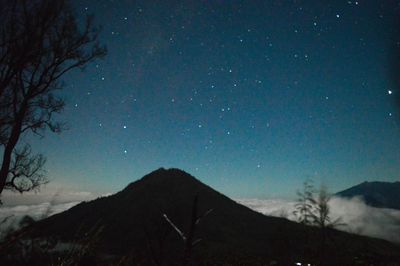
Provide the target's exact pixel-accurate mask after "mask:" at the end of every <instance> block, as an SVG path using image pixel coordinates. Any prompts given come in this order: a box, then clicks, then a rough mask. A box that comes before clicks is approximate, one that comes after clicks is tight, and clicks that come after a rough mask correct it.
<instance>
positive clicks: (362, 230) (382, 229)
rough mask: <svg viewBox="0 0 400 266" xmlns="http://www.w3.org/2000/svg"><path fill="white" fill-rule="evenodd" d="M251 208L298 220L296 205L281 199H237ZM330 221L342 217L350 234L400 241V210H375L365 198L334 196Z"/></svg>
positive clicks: (345, 228)
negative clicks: (365, 201) (367, 203)
mask: <svg viewBox="0 0 400 266" xmlns="http://www.w3.org/2000/svg"><path fill="white" fill-rule="evenodd" d="M236 201H237V202H238V203H240V204H243V205H245V206H247V207H249V208H250V209H253V210H255V211H257V212H260V213H262V214H265V215H270V216H276V217H284V218H287V219H289V220H292V221H296V216H294V215H293V211H294V210H295V207H294V205H295V204H296V202H294V201H288V200H281V199H236ZM329 207H330V211H331V215H330V216H331V220H332V221H333V220H335V219H338V218H340V219H341V222H342V223H344V224H345V225H343V226H339V227H338V228H337V229H339V230H342V231H347V232H350V233H355V234H360V235H365V236H371V237H377V238H383V239H386V240H389V241H394V242H400V210H394V209H384V208H374V207H371V206H368V205H366V204H365V203H364V201H363V200H362V198H360V197H354V198H351V199H345V198H339V197H333V198H331V200H330V201H329Z"/></svg>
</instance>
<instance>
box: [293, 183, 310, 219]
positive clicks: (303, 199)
mask: <svg viewBox="0 0 400 266" xmlns="http://www.w3.org/2000/svg"><path fill="white" fill-rule="evenodd" d="M314 192H315V189H314V185H313V183H312V181H311V180H306V181H305V182H304V183H303V189H302V190H301V191H300V190H299V191H297V196H298V199H297V203H296V205H295V209H296V210H295V211H294V212H293V214H294V215H295V216H296V217H297V220H298V222H299V223H302V224H305V225H311V224H312V222H313V217H314V216H313V208H314V205H315V200H314Z"/></svg>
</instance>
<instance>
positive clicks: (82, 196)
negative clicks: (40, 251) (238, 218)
mask: <svg viewBox="0 0 400 266" xmlns="http://www.w3.org/2000/svg"><path fill="white" fill-rule="evenodd" d="M27 196H28V198H25V200H24V201H22V199H17V200H16V199H15V198H14V199H13V198H7V199H8V202H9V204H8V205H7V204H4V205H3V206H1V207H0V238H1V237H2V236H4V235H5V234H6V233H7V232H8V231H9V230H10V229H12V228H14V229H16V228H18V224H19V221H20V220H21V218H22V217H24V216H25V215H29V216H31V217H32V218H33V219H35V220H40V219H43V218H45V217H48V216H50V215H54V214H56V213H59V212H62V211H65V210H67V209H69V208H71V207H73V206H75V205H76V204H78V203H79V202H81V201H84V200H86V201H87V200H91V199H94V198H97V197H98V196H99V195H94V194H92V193H89V192H67V193H63V194H61V193H59V194H58V195H56V196H54V195H53V196H52V197H50V196H41V199H40V200H41V201H42V202H37V201H39V199H37V198H35V197H34V196H31V198H29V195H27ZM10 199H13V200H11V201H10ZM26 200H33V202H34V203H37V204H26V203H27V201H26ZM236 201H237V202H238V203H240V204H243V205H245V206H247V207H249V208H250V209H253V210H255V211H257V212H260V213H262V214H265V215H269V216H276V217H284V218H287V219H289V220H293V221H295V220H296V217H295V216H294V215H293V211H294V209H295V207H294V206H295V204H296V202H294V201H290V200H283V199H236ZM10 202H11V203H12V204H10ZM28 202H29V201H28ZM20 203H24V204H20ZM30 203H32V202H30ZM329 206H330V210H331V218H332V220H335V219H337V218H340V219H341V222H343V223H344V224H345V225H344V226H340V227H338V228H337V229H339V230H343V231H347V232H351V233H356V234H361V235H366V236H371V237H377V238H383V239H386V240H389V241H395V242H400V210H394V209H384V208H374V207H371V206H368V205H366V204H365V203H364V201H363V200H362V198H359V197H354V198H352V199H344V198H339V197H333V198H331V200H330V202H329Z"/></svg>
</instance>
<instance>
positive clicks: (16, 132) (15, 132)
mask: <svg viewBox="0 0 400 266" xmlns="http://www.w3.org/2000/svg"><path fill="white" fill-rule="evenodd" d="M26 110H27V104H26V102H25V103H23V105H22V107H21V110H20V111H19V114H18V116H17V117H16V123H15V125H14V127H13V129H12V131H11V135H10V138H9V140H8V143H7V145H6V147H5V149H4V153H3V161H2V164H1V169H0V195H1V193H2V192H3V190H4V187H5V185H6V181H7V176H8V172H9V170H10V164H11V156H12V152H13V150H14V148H15V146H16V145H17V142H18V139H19V137H20V135H21V129H22V122H23V120H24V117H25V112H26Z"/></svg>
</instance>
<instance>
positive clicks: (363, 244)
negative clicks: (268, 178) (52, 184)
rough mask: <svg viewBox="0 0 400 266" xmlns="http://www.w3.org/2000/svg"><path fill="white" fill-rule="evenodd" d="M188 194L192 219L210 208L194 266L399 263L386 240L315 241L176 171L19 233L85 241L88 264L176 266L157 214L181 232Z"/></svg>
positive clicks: (173, 245)
mask: <svg viewBox="0 0 400 266" xmlns="http://www.w3.org/2000/svg"><path fill="white" fill-rule="evenodd" d="M195 195H198V212H197V213H198V214H202V213H204V212H206V211H207V210H209V209H213V210H212V212H211V213H209V215H207V216H206V217H204V218H203V219H202V220H201V221H200V223H199V224H198V226H197V227H196V231H195V235H194V239H199V238H201V239H202V241H201V242H199V244H198V245H196V246H195V247H193V250H192V253H191V254H190V255H191V259H190V261H191V262H193V263H194V264H196V265H197V264H212V265H215V264H230V265H259V264H260V265H263V264H266V263H270V262H273V261H275V262H279V263H281V264H282V265H290V264H293V263H294V262H296V261H303V262H306V261H307V262H318V261H320V260H323V261H325V265H348V264H349V263H354V261H355V260H357V261H364V262H365V261H368V262H371V263H373V262H377V261H380V262H385V261H388V262H389V261H396V260H398V261H400V249H399V247H398V246H395V245H394V244H391V243H389V242H387V241H383V240H377V239H371V238H367V237H361V236H355V235H350V234H347V233H343V232H339V231H335V230H330V231H327V232H325V234H324V236H326V237H324V238H322V234H321V232H320V231H319V230H318V229H317V228H311V227H306V226H303V225H300V224H297V223H294V222H290V221H288V220H286V219H283V218H275V217H267V216H264V215H262V214H260V213H257V212H254V211H252V210H250V209H249V208H247V207H244V206H242V205H240V204H237V203H236V202H234V201H232V200H231V199H229V198H228V197H226V196H224V195H222V194H221V193H219V192H217V191H215V190H213V189H212V188H210V187H208V186H207V185H205V184H203V183H201V182H200V181H198V180H197V179H195V178H194V177H193V176H191V175H189V174H187V173H185V172H183V171H181V170H178V169H169V170H165V169H159V170H157V171H154V172H152V173H150V174H149V175H146V176H144V177H143V178H142V179H140V180H138V181H135V182H133V183H131V184H129V185H128V186H127V187H126V188H125V189H124V190H122V191H120V192H118V193H116V194H115V195H112V196H108V197H104V198H99V199H96V200H94V201H90V202H84V203H81V204H79V205H77V206H75V207H73V208H71V209H70V210H68V211H65V212H63V213H60V214H56V215H54V216H51V217H49V218H47V219H45V220H42V221H40V222H38V223H36V224H34V225H33V226H31V227H29V228H28V229H26V231H25V235H29V236H30V237H31V238H42V239H43V238H52V239H54V238H56V239H58V241H62V242H69V243H71V242H72V243H79V245H84V244H82V243H86V244H87V243H89V242H90V252H88V253H90V256H91V257H90V259H91V263H89V264H98V265H99V264H100V265H101V264H103V263H104V264H105V263H111V262H112V263H116V262H120V261H121V258H122V259H123V261H125V262H129V263H128V264H130V265H149V264H156V265H182V257H183V253H184V245H183V242H182V239H181V238H180V237H179V235H178V234H177V232H176V231H175V230H174V229H173V228H172V226H171V225H170V224H169V223H168V222H167V221H166V219H165V218H164V217H163V214H166V215H167V216H168V218H169V219H170V220H171V221H173V223H175V224H176V226H177V227H178V228H180V229H181V230H182V231H184V232H186V233H187V232H188V231H189V228H190V221H191V216H192V204H193V199H194V197H195ZM325 239H328V241H325ZM327 258H329V259H327ZM122 265H124V264H122Z"/></svg>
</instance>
